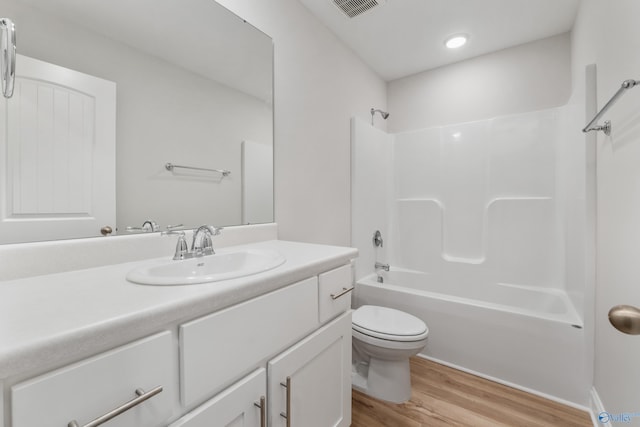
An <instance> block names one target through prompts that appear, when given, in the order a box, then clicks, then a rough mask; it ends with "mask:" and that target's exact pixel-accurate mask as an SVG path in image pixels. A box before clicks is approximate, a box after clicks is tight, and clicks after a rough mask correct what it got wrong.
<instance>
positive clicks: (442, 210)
mask: <svg viewBox="0 0 640 427" xmlns="http://www.w3.org/2000/svg"><path fill="white" fill-rule="evenodd" d="M561 122H563V120H561V119H560V117H559V114H558V112H557V110H555V109H554V110H545V111H540V112H534V113H528V114H522V115H517V116H508V117H500V118H496V119H491V120H483V121H478V122H471V123H463V124H456V125H450V126H444V127H438V128H430V129H425V130H419V131H414V132H408V133H402V134H397V135H395V141H394V156H393V158H394V164H393V170H394V175H395V189H394V195H393V200H394V205H395V206H394V207H393V212H392V215H393V216H394V217H395V221H393V222H394V224H395V230H394V233H393V235H394V238H395V240H394V245H393V246H394V249H395V250H394V251H393V254H394V259H393V264H394V265H401V266H402V267H404V268H409V269H413V270H418V271H425V272H429V273H431V274H435V275H438V276H440V277H442V278H443V279H445V280H455V281H458V280H460V277H457V276H460V274H462V275H464V276H467V277H468V274H469V273H472V274H473V280H474V282H477V281H482V282H485V283H486V282H491V283H507V284H517V285H527V286H542V287H562V283H563V280H564V270H563V262H562V261H563V259H564V255H563V243H562V240H563V239H564V236H563V235H562V232H561V231H562V230H561V229H562V223H561V222H560V221H559V218H560V217H561V215H562V207H561V206H559V203H558V201H559V200H560V199H562V198H561V197H558V196H559V193H558V188H559V187H561V185H558V183H557V181H558V180H562V177H558V176H557V175H558V174H557V169H558V164H557V163H558V162H557V161H556V159H557V157H558V151H559V149H560V147H561V146H562V141H560V140H559V139H560V137H559V135H560V134H561V132H559V131H558V128H559V126H561V125H562V123H561Z"/></svg>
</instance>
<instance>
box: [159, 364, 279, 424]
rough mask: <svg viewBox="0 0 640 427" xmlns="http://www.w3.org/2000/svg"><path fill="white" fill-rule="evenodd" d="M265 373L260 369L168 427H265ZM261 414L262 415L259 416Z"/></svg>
mask: <svg viewBox="0 0 640 427" xmlns="http://www.w3.org/2000/svg"><path fill="white" fill-rule="evenodd" d="M266 392H267V373H266V371H265V370H264V368H260V369H258V370H256V371H255V372H253V373H252V374H250V375H248V376H246V377H245V378H243V379H241V380H240V381H238V382H237V383H235V384H234V385H232V386H231V387H229V388H227V389H225V390H224V391H222V392H221V393H220V394H218V395H217V396H216V397H214V398H213V399H211V400H209V401H208V402H206V403H204V404H203V405H201V406H199V407H198V408H196V409H195V410H193V411H191V412H190V413H189V414H187V415H185V416H184V417H182V418H180V419H179V420H178V421H176V422H175V423H173V424H171V426H169V427H218V426H220V427H264V423H262V422H261V419H263V418H262V417H265V415H264V414H265V413H266V408H264V409H263V408H262V407H261V406H259V405H266V404H265V402H264V400H263V401H262V402H261V400H260V399H261V398H265V396H266ZM261 412H262V413H261Z"/></svg>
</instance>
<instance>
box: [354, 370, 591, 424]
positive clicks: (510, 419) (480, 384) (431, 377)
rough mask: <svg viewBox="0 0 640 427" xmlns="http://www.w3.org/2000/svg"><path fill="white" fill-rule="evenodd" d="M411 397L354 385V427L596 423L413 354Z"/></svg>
mask: <svg viewBox="0 0 640 427" xmlns="http://www.w3.org/2000/svg"><path fill="white" fill-rule="evenodd" d="M411 381H412V392H411V400H410V401H409V402H407V403H403V404H399V405H397V404H393V403H388V402H383V401H380V400H377V399H374V398H372V397H369V396H367V395H365V394H362V393H359V392H357V391H355V390H354V391H353V415H352V424H351V426H352V427H378V426H384V427H422V426H429V427H432V426H435V427H437V426H472V427H484V426H486V427H500V426H509V427H514V426H517V427H526V426H532V427H545V426H549V427H592V426H593V424H592V423H591V418H590V417H589V414H588V413H587V412H584V411H581V410H578V409H575V408H572V407H569V406H565V405H562V404H559V403H556V402H553V401H550V400H547V399H544V398H542V397H539V396H536V395H532V394H529V393H526V392H523V391H520V390H517V389H514V388H511V387H508V386H505V385H502V384H498V383H496V382H493V381H489V380H486V379H484V378H480V377H477V376H475V375H471V374H468V373H466V372H462V371H459V370H457V369H452V368H449V367H447V366H444V365H440V364H438V363H435V362H432V361H429V360H425V359H422V358H418V357H414V358H412V359H411Z"/></svg>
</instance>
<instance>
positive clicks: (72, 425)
mask: <svg viewBox="0 0 640 427" xmlns="http://www.w3.org/2000/svg"><path fill="white" fill-rule="evenodd" d="M161 391H162V386H158V387H156V388H154V389H152V390H150V391H147V392H145V391H144V390H142V389H141V388H139V389H136V394H137V395H138V397H136V398H134V399H133V400H130V401H128V402H127V403H125V404H124V405H122V406H120V407H118V408H116V409H114V410H112V411H109V412H107V413H106V414H104V415H103V416H101V417H98V418H96V419H95V420H93V421H91V422H90V423H88V424H85V425H84V426H82V427H97V426H99V425H100V424H104V423H106V422H107V421H109V420H111V419H113V418H115V417H117V416H118V415H120V414H122V413H123V412H126V411H128V410H129V409H131V408H133V407H134V406H137V405H139V404H141V403H142V402H144V401H145V400H147V399H150V398H152V397H153V396H155V395H156V394H158V393H160V392H161ZM67 427H80V424H78V422H77V421H76V420H73V421H70V422H69V424H67Z"/></svg>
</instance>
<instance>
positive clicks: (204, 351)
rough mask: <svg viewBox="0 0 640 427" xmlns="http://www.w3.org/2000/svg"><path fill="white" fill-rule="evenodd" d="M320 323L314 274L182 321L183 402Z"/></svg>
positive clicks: (234, 376)
mask: <svg viewBox="0 0 640 427" xmlns="http://www.w3.org/2000/svg"><path fill="white" fill-rule="evenodd" d="M317 324H318V281H317V278H315V277H313V278H311V279H307V280H304V281H302V282H298V283H296V284H293V285H290V286H288V287H286V288H283V289H279V290H277V291H274V292H270V293H268V294H266V295H263V296H260V297H257V298H254V299H252V300H250V301H246V302H244V303H241V304H238V305H235V306H233V307H229V308H227V309H225V310H222V311H219V312H217V313H213V314H211V315H209V316H205V317H203V318H200V319H197V320H194V321H192V322H189V323H185V324H184V325H182V326H180V373H181V375H180V381H181V393H182V394H181V395H182V402H183V404H184V405H185V406H189V405H192V404H194V403H198V402H199V401H201V400H204V398H206V397H208V396H211V395H213V394H214V393H215V392H218V391H220V390H222V388H224V387H226V386H228V385H229V384H231V383H232V382H233V381H234V380H235V379H237V378H240V377H241V376H242V375H243V374H245V373H247V372H250V371H251V370H253V369H255V368H257V367H258V365H259V364H261V363H263V362H264V361H265V360H266V359H267V358H268V357H269V356H271V355H273V354H275V353H277V352H278V351H281V350H282V349H283V348H285V347H286V346H288V345H290V344H292V343H293V342H295V341H296V340H298V339H300V338H301V337H303V336H304V335H306V334H307V333H308V332H310V331H311V330H313V329H315V328H316V326H317Z"/></svg>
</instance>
